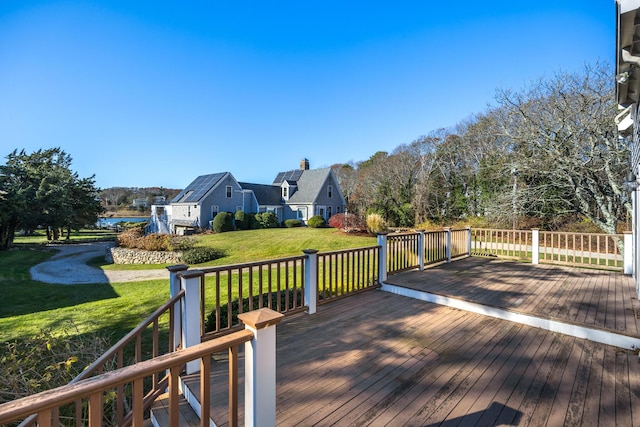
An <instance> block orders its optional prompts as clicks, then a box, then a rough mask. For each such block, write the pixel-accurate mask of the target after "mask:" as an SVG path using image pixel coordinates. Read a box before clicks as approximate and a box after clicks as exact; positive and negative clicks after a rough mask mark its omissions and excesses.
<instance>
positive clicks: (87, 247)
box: [29, 242, 169, 285]
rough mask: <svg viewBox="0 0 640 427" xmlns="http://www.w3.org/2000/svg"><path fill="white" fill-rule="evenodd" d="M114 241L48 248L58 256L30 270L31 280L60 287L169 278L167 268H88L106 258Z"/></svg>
mask: <svg viewBox="0 0 640 427" xmlns="http://www.w3.org/2000/svg"><path fill="white" fill-rule="evenodd" d="M111 246H113V243H111V242H97V243H77V244H67V245H49V246H48V247H49V248H53V249H56V250H57V251H58V253H57V254H55V255H54V256H52V257H51V258H49V260H47V261H45V262H43V263H40V264H38V265H35V266H33V267H31V269H30V270H29V273H30V274H31V278H32V279H33V280H36V281H38V282H45V283H54V284H60V285H78V284H89V283H120V282H136V281H141V280H153V279H167V280H168V279H169V272H168V271H167V270H166V269H164V268H163V269H159V270H101V269H99V268H95V267H91V266H88V265H87V261H89V260H90V259H92V258H95V257H98V256H104V254H105V251H106V250H107V248H109V247H111Z"/></svg>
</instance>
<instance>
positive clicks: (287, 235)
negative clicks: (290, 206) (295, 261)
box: [91, 227, 377, 270]
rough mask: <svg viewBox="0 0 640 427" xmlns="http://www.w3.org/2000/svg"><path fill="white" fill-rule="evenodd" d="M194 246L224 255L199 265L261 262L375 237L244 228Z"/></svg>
mask: <svg viewBox="0 0 640 427" xmlns="http://www.w3.org/2000/svg"><path fill="white" fill-rule="evenodd" d="M196 240H197V246H210V247H214V248H217V249H223V250H225V251H226V252H227V256H225V257H223V258H220V259H217V260H215V261H210V262H207V263H203V264H198V266H201V267H209V266H217V265H228V264H238V263H243V262H251V261H263V260H269V259H275V258H282V257H287V256H295V255H302V250H303V249H317V250H318V251H321V252H327V251H334V250H339V249H350V248H361V247H365V246H375V245H376V244H377V238H376V237H370V236H356V235H348V234H345V233H341V232H338V231H336V229H334V228H307V227H300V228H272V229H264V230H243V231H233V232H228V233H219V234H207V235H200V236H196ZM91 265H93V266H95V267H99V268H102V269H105V270H145V269H155V268H165V267H166V265H115V264H111V265H107V264H105V263H104V261H102V260H94V261H92V262H91Z"/></svg>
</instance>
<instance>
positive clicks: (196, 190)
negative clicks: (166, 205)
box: [171, 172, 228, 203]
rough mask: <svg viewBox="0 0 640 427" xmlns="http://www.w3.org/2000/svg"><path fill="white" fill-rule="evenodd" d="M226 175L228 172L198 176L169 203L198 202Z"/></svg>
mask: <svg viewBox="0 0 640 427" xmlns="http://www.w3.org/2000/svg"><path fill="white" fill-rule="evenodd" d="M227 173H228V172H220V173H214V174H211V175H200V176H199V177H197V178H196V179H194V180H193V182H192V183H191V184H189V185H188V186H187V187H186V188H185V189H184V190H182V191H181V192H180V193H178V195H177V196H176V197H174V198H173V199H172V200H171V203H195V202H199V201H200V200H202V198H203V197H204V196H205V195H206V194H207V193H208V192H209V190H211V189H212V188H213V187H215V186H216V184H218V182H220V180H221V179H222V178H223V177H224V176H225V175H226V174H227Z"/></svg>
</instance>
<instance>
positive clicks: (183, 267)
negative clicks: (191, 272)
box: [167, 264, 189, 273]
mask: <svg viewBox="0 0 640 427" xmlns="http://www.w3.org/2000/svg"><path fill="white" fill-rule="evenodd" d="M188 269H189V266H188V265H186V264H176V265H168V266H167V270H169V271H170V272H171V273H177V272H179V271H184V270H188Z"/></svg>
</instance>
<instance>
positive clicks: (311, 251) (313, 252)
mask: <svg viewBox="0 0 640 427" xmlns="http://www.w3.org/2000/svg"><path fill="white" fill-rule="evenodd" d="M302 252H304V253H305V254H307V255H313V254H317V253H318V250H317V249H303V250H302Z"/></svg>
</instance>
